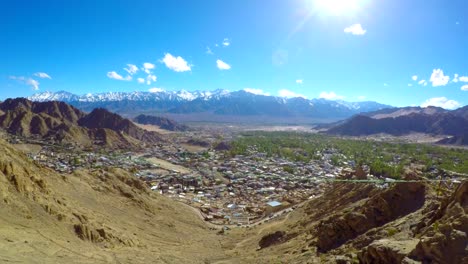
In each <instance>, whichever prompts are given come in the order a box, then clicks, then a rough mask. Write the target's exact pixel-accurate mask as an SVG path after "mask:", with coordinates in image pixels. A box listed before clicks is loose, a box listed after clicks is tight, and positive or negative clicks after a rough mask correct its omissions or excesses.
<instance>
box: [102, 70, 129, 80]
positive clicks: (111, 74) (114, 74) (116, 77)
mask: <svg viewBox="0 0 468 264" xmlns="http://www.w3.org/2000/svg"><path fill="white" fill-rule="evenodd" d="M107 77H109V78H110V79H114V80H119V81H131V80H132V76H130V75H127V76H126V77H123V76H122V75H120V74H118V73H117V72H115V71H110V72H108V73H107Z"/></svg>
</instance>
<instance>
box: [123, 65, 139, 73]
mask: <svg viewBox="0 0 468 264" xmlns="http://www.w3.org/2000/svg"><path fill="white" fill-rule="evenodd" d="M127 67H128V68H124V70H125V71H126V72H128V74H130V75H133V74H135V73H137V72H138V67H137V66H136V65H133V64H127Z"/></svg>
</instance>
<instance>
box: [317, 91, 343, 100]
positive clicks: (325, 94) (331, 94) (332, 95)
mask: <svg viewBox="0 0 468 264" xmlns="http://www.w3.org/2000/svg"><path fill="white" fill-rule="evenodd" d="M319 98H323V99H327V100H341V99H344V98H345V97H344V96H341V95H337V94H336V93H335V92H321V93H320V94H319Z"/></svg>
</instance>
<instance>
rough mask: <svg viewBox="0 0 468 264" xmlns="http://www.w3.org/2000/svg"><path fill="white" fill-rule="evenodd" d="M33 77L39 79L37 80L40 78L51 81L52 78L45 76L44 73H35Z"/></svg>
mask: <svg viewBox="0 0 468 264" xmlns="http://www.w3.org/2000/svg"><path fill="white" fill-rule="evenodd" d="M34 76H37V77H39V78H41V79H52V78H51V77H50V75H49V74H47V73H45V72H36V73H35V74H34Z"/></svg>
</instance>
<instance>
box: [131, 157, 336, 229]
mask: <svg viewBox="0 0 468 264" xmlns="http://www.w3.org/2000/svg"><path fill="white" fill-rule="evenodd" d="M328 152H330V150H328V151H324V153H323V155H322V157H323V159H321V160H312V161H310V162H307V163H306V162H300V161H298V162H293V161H289V160H286V159H283V158H278V157H267V155H266V154H264V153H260V152H257V151H255V149H252V150H251V151H250V152H249V154H248V155H238V156H235V157H229V156H226V155H225V153H224V152H216V151H207V152H202V153H187V152H184V151H183V150H182V149H179V150H178V151H176V152H174V151H164V150H162V149H157V150H153V151H150V152H148V153H147V154H146V155H145V156H147V157H158V158H164V159H165V160H168V161H170V162H171V163H173V164H176V165H179V166H184V167H187V168H190V169H191V170H192V173H189V174H184V173H180V172H178V171H174V170H172V171H169V172H168V173H167V174H161V173H160V174H155V173H153V172H152V171H151V170H144V171H141V172H140V173H139V176H140V177H142V179H143V180H145V181H146V182H148V184H149V185H150V186H151V189H152V190H153V191H157V192H159V193H161V194H162V195H165V196H168V197H170V198H173V199H175V200H179V201H181V202H184V203H186V204H189V205H191V206H193V207H196V208H199V209H200V211H201V212H202V214H203V216H204V217H205V219H206V220H207V221H210V222H212V223H215V224H224V225H226V224H238V225H244V224H252V223H255V222H257V221H259V220H261V219H264V218H265V217H267V218H268V217H272V216H275V215H276V214H277V213H278V212H282V211H284V210H287V209H289V208H292V207H293V206H294V205H297V204H299V203H301V202H303V201H305V200H307V199H309V198H311V197H315V196H318V195H320V194H321V192H322V191H323V189H324V188H322V187H323V186H322V185H324V184H326V181H324V180H326V179H331V178H335V177H337V176H339V175H340V174H341V173H342V171H343V168H342V167H338V166H333V165H332V164H331V156H332V155H331V154H329V153H328Z"/></svg>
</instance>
